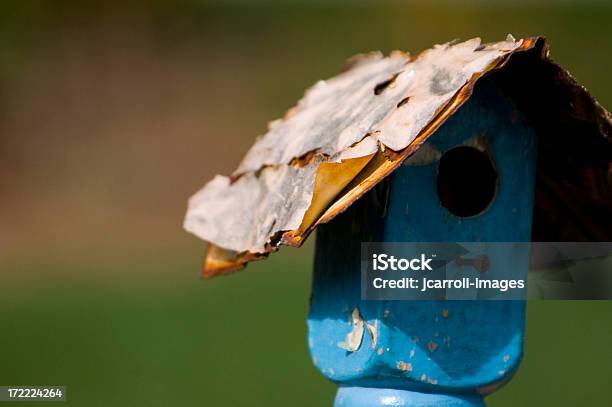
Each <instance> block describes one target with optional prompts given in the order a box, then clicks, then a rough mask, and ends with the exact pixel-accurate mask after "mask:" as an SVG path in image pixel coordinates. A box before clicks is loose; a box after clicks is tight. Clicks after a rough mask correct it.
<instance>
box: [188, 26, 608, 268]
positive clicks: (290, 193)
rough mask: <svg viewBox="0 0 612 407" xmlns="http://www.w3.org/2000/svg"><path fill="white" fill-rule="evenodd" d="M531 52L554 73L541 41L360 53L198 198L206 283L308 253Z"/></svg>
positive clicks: (601, 116) (569, 81)
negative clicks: (254, 263)
mask: <svg viewBox="0 0 612 407" xmlns="http://www.w3.org/2000/svg"><path fill="white" fill-rule="evenodd" d="M525 51H529V52H535V53H538V58H537V59H538V60H539V61H541V62H543V63H544V62H545V63H549V64H551V62H550V61H549V60H548V59H547V58H548V53H547V47H546V45H545V43H544V41H543V40H542V39H540V38H527V39H522V40H515V39H514V38H512V37H511V36H508V38H507V39H506V40H505V41H501V42H498V43H492V44H482V43H481V41H480V39H478V38H475V39H472V40H468V41H465V42H462V43H457V44H451V43H447V44H443V45H436V46H434V47H433V48H431V49H429V50H426V51H424V52H422V53H421V54H419V55H418V56H417V57H415V58H411V57H410V56H409V55H408V54H405V53H402V52H397V51H396V52H393V53H392V54H391V55H390V56H388V57H386V58H385V57H383V56H382V54H380V53H371V54H366V55H361V56H359V57H357V58H355V59H353V60H352V61H351V63H350V65H349V66H348V67H347V68H346V69H345V70H344V71H343V72H342V73H341V74H340V75H338V76H336V77H334V78H331V79H329V80H327V81H320V82H318V83H317V84H316V85H315V86H313V87H312V88H311V89H309V90H308V91H307V92H306V94H305V96H304V97H303V98H302V100H300V101H299V102H298V104H297V105H296V106H295V107H293V108H292V109H290V110H289V111H288V112H287V114H286V115H285V117H284V118H283V119H280V120H277V121H275V122H272V123H271V124H270V126H269V131H268V132H267V133H266V134H264V135H263V136H260V137H259V138H258V139H257V140H256V142H255V144H254V145H253V146H252V147H251V149H250V150H249V152H248V153H247V155H246V156H245V158H244V159H243V160H242V162H241V163H240V165H239V167H238V169H237V170H236V171H235V172H234V173H233V174H232V176H231V177H223V176H216V177H215V178H214V179H213V180H212V181H210V182H209V183H208V184H206V185H205V186H204V188H202V189H201V190H200V191H199V192H197V193H196V194H195V195H194V196H193V197H192V198H191V199H190V200H189V208H188V210H187V215H186V217H185V222H184V227H185V229H186V230H188V231H190V232H192V233H194V234H195V235H197V236H199V237H200V238H202V239H204V240H206V241H207V242H209V243H210V245H209V249H208V250H207V252H206V256H205V262H204V275H205V276H206V277H210V276H213V275H216V274H221V273H226V272H230V271H233V270H236V269H239V268H242V267H243V266H244V265H245V264H246V263H247V262H248V261H250V260H255V259H258V258H262V257H265V256H267V254H268V253H270V252H272V251H275V250H277V248H278V246H279V245H280V244H286V245H293V246H299V245H301V244H302V243H303V241H304V239H305V238H306V237H307V236H308V234H309V233H310V232H311V231H312V230H313V229H314V228H315V227H316V226H317V225H319V224H321V223H325V222H328V221H329V220H331V219H333V218H334V217H335V216H336V215H337V214H338V213H340V212H342V211H343V210H345V209H346V208H347V207H348V206H349V205H350V204H351V203H353V202H354V201H355V200H357V199H358V198H360V197H361V196H362V195H363V194H364V193H365V192H367V191H368V190H369V189H371V188H372V187H373V186H374V185H376V184H377V183H378V182H380V181H381V180H382V179H383V178H384V177H385V176H386V175H388V174H389V173H391V172H392V171H393V170H394V169H395V168H397V166H398V165H400V164H401V163H402V162H403V161H404V160H405V159H406V158H407V157H409V156H410V155H412V154H413V153H414V152H415V151H416V150H417V149H418V148H419V146H420V145H421V144H422V143H423V141H424V140H426V139H427V138H428V137H429V136H430V135H431V134H433V132H435V131H436V129H437V128H438V127H439V126H440V125H441V124H442V123H444V121H445V120H446V119H447V118H448V117H449V116H451V115H452V114H453V113H454V112H455V111H457V109H458V108H459V107H460V106H461V105H462V104H463V103H464V102H465V101H466V100H467V99H468V98H469V97H470V95H471V93H472V90H473V87H474V85H475V83H476V82H477V80H478V79H479V78H481V77H482V76H483V75H485V74H487V73H488V72H491V71H494V70H498V69H499V68H502V67H504V66H505V65H506V63H507V62H508V61H509V60H510V58H511V57H512V56H513V55H515V54H519V53H522V52H525ZM563 74H564V75H562V77H561V79H562V80H564V86H568V87H571V88H572V91H573V92H575V93H576V94H580V100H581V101H583V102H584V100H585V99H586V100H587V105H588V106H587V107H586V108H585V107H584V106H582V105H581V108H582V109H583V110H584V111H585V112H587V113H588V115H587V114H586V113H585V114H583V115H582V116H585V117H588V118H590V119H591V120H596V121H597V125H598V126H599V130H600V132H601V134H603V136H604V137H607V138H609V130H610V115H609V113H608V112H606V111H605V110H604V109H603V108H601V106H600V105H599V104H597V102H596V101H594V100H593V99H592V97H590V95H588V93H586V90H584V89H583V88H581V87H579V85H577V84H576V83H575V81H574V80H573V78H571V76H569V74H567V73H566V72H565V71H563ZM584 94H586V95H588V97H586V98H585V97H584ZM583 104H584V103H583ZM593 112H595V113H593ZM593 117H594V118H593Z"/></svg>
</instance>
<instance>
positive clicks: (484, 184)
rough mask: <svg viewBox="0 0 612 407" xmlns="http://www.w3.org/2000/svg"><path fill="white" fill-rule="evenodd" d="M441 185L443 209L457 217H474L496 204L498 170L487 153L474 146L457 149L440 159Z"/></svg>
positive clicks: (439, 193)
mask: <svg viewBox="0 0 612 407" xmlns="http://www.w3.org/2000/svg"><path fill="white" fill-rule="evenodd" d="M437 186H438V197H439V198H440V201H441V202H442V206H444V207H445V208H446V209H448V210H449V211H450V212H451V213H452V214H453V215H456V216H460V217H468V216H474V215H478V214H479V213H481V212H483V211H484V210H485V209H487V208H488V207H489V205H490V204H491V202H493V199H494V198H495V193H496V191H497V171H495V167H494V166H493V163H492V162H491V158H490V157H489V155H487V154H486V153H483V152H482V151H480V150H477V149H475V148H474V147H467V146H461V147H455V148H453V149H451V150H449V151H447V152H446V153H444V154H443V155H442V157H441V158H440V164H439V166H438V179H437Z"/></svg>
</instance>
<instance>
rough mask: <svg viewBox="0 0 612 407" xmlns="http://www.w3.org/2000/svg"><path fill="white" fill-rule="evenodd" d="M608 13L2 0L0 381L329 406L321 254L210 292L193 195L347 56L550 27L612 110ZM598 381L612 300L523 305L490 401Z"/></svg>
mask: <svg viewBox="0 0 612 407" xmlns="http://www.w3.org/2000/svg"><path fill="white" fill-rule="evenodd" d="M611 20H612V7H611V6H610V5H609V4H606V3H604V2H587V3H585V2H579V1H575V2H572V1H563V2H552V1H547V2H543V3H540V2H535V1H530V2H528V1H520V2H515V1H499V0H498V1H492V2H490V1H489V2H485V1H481V2H471V3H469V2H460V1H446V2H437V3H432V2H426V1H419V2H399V1H394V2H390V1H365V0H363V1H354V2H350V1H318V2H307V1H291V2H284V3H281V2H278V1H266V2H261V3H258V4H255V3H254V2H248V1H243V2H240V1H214V2H204V1H196V0H191V1H189V0H183V1H170V0H168V1H161V0H159V1H152V2H143V1H141V2H113V1H99V2H91V1H89V2H86V1H62V0H48V1H41V0H22V1H11V0H3V1H2V2H1V3H0V209H1V210H0V285H1V287H2V291H1V293H0V385H42V384H55V385H63V384H65V385H67V386H68V398H69V401H68V403H67V404H68V405H74V406H217V405H229V406H257V405H262V406H263V405H271V406H295V407H297V406H314V405H321V406H327V405H331V401H332V399H333V396H334V392H335V388H334V386H333V385H332V384H330V383H328V382H326V381H325V380H324V379H323V377H322V376H320V375H319V374H318V373H317V372H316V370H315V369H314V368H313V367H312V365H311V363H310V360H309V357H308V353H307V347H306V341H305V335H306V327H305V318H306V313H307V307H308V297H309V290H310V288H309V285H310V274H311V270H310V269H311V257H312V244H308V245H307V246H306V247H305V248H303V249H300V250H295V249H285V250H283V251H282V252H281V253H279V254H278V255H274V256H272V258H271V259H270V260H268V261H265V262H260V263H256V264H253V265H252V266H250V267H249V268H248V269H247V270H246V271H245V272H242V273H240V274H239V275H234V276H231V277H225V278H218V279H214V280H211V281H201V280H199V278H198V273H199V268H200V263H201V260H202V250H203V244H202V243H201V242H200V241H198V240H197V239H196V238H195V237H192V236H190V235H188V234H186V233H185V232H183V231H182V230H181V223H182V217H183V214H184V211H185V207H186V200H187V198H188V196H189V195H191V194H192V193H193V192H195V191H196V190H197V189H198V188H199V187H200V186H202V185H203V184H204V182H205V181H207V180H208V179H210V178H211V177H212V176H213V174H214V173H223V174H227V173H229V172H231V171H232V170H233V169H234V168H235V166H236V165H237V163H238V161H239V159H240V157H241V156H242V155H243V154H244V153H245V151H246V149H247V148H248V147H249V146H250V145H251V143H252V141H253V138H254V137H255V136H256V135H257V134H260V133H263V132H264V131H265V128H266V123H267V121H268V120H270V119H273V118H276V117H280V116H281V115H282V114H283V113H284V111H285V109H286V108H287V107H289V106H291V105H292V104H293V103H294V102H295V101H296V100H297V99H298V98H299V97H300V96H301V94H302V92H303V90H304V89H305V88H306V87H307V86H309V85H311V84H312V83H314V82H315V81H316V80H318V79H320V78H325V77H330V76H333V75H334V74H336V73H337V72H338V71H339V69H340V68H341V67H342V66H343V64H344V61H345V60H346V59H347V58H348V57H350V56H351V55H353V54H355V53H359V52H365V51H369V50H375V49H381V50H383V51H384V52H389V51H391V50H393V49H402V50H409V51H412V52H414V53H416V52H418V51H420V50H422V49H424V48H427V47H429V46H431V45H432V44H434V43H440V42H445V41H448V40H451V39H453V38H462V39H467V38H470V37H473V36H481V37H482V38H483V39H485V40H487V41H493V40H501V39H503V38H504V37H505V36H506V34H507V33H508V32H511V33H512V34H514V35H515V36H516V37H522V36H528V35H535V34H541V35H545V36H546V37H548V39H549V40H550V43H551V46H552V57H553V58H554V59H555V60H556V61H557V62H559V63H561V64H562V65H563V66H564V67H566V68H567V69H569V70H570V71H571V72H572V73H573V74H574V75H575V76H576V77H577V78H578V80H579V81H580V82H581V83H582V84H584V85H586V86H587V88H589V89H590V90H591V91H592V93H593V94H594V95H595V96H596V97H597V98H598V99H599V100H600V101H601V102H602V103H603V105H604V106H607V107H610V106H612V81H610V77H609V75H610V68H611V67H612V53H611V52H610V51H611V47H610V40H611V37H612V35H611V34H610V21H611ZM310 243H312V242H310ZM610 369H612V302H553V301H549V302H545V301H540V302H538V301H533V302H530V303H529V307H528V320H527V338H526V356H525V359H524V362H523V365H522V367H521V369H520V370H519V373H518V374H517V375H516V377H515V378H514V379H513V380H512V381H511V382H510V383H509V384H508V385H507V386H505V387H504V388H503V389H502V390H500V391H499V392H497V393H495V394H494V395H493V396H491V397H490V398H489V402H490V405H491V406H494V407H502V406H519V405H529V406H535V405H555V406H576V405H580V406H608V405H612V374H611V373H610ZM26 404H27V403H26ZM7 405H8V404H7ZM20 405H22V404H20Z"/></svg>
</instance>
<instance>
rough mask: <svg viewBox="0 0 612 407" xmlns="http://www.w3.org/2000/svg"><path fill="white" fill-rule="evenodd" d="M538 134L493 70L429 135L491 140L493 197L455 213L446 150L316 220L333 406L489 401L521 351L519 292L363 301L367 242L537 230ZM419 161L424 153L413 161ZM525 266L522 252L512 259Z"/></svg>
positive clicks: (315, 319)
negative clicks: (440, 177)
mask: <svg viewBox="0 0 612 407" xmlns="http://www.w3.org/2000/svg"><path fill="white" fill-rule="evenodd" d="M535 141H536V140H535V134H534V133H533V131H532V130H531V128H529V127H527V126H526V125H525V124H523V123H522V121H521V118H520V115H519V114H518V112H517V111H516V110H515V108H514V107H513V105H512V103H511V102H510V101H509V100H508V99H506V98H505V97H504V96H503V95H502V94H501V93H500V92H499V90H498V89H497V87H496V86H495V83H494V81H493V80H492V79H486V80H483V81H482V82H481V83H480V84H479V85H478V86H477V88H476V90H475V93H474V96H473V97H472V98H471V99H470V101H468V102H467V103H466V105H464V106H463V107H462V108H461V109H460V111H459V112H458V113H457V114H456V115H455V116H453V117H451V118H450V119H449V120H448V121H447V122H446V123H445V124H444V126H443V127H442V128H441V129H440V130H438V131H437V132H436V134H434V135H433V136H432V137H431V138H430V139H429V140H428V141H427V143H428V144H429V146H430V147H432V148H431V149H430V150H431V151H434V152H435V151H437V152H439V153H441V154H443V153H445V152H447V151H449V150H450V149H452V148H454V147H457V146H461V145H475V146H478V147H479V148H481V149H487V150H488V151H489V154H490V156H491V159H492V162H493V165H494V167H495V169H496V170H497V174H498V186H497V192H496V194H495V197H494V199H493V201H492V203H491V204H490V206H489V207H488V208H487V209H486V210H485V211H484V212H482V213H480V214H478V215H476V216H471V217H458V216H455V215H453V214H452V213H451V212H449V211H448V210H447V209H446V208H444V207H443V206H442V205H441V203H440V198H439V196H438V192H437V187H436V178H437V174H438V165H439V160H438V158H439V155H438V156H437V155H436V154H434V153H432V154H429V162H428V161H427V160H425V161H423V162H420V163H415V165H402V166H401V168H399V169H398V170H397V171H396V172H395V173H394V174H393V175H392V176H391V177H390V178H389V180H387V181H385V182H387V187H388V188H389V190H388V195H387V194H385V193H384V188H385V187H384V186H383V187H381V186H379V188H378V191H376V190H373V191H370V193H368V195H366V196H365V197H364V198H362V199H361V200H360V201H359V202H357V203H356V204H355V205H353V206H352V207H351V208H350V209H349V210H347V211H346V212H345V213H343V214H341V215H340V216H338V217H337V218H336V219H334V220H333V221H332V222H331V223H329V224H327V225H324V226H323V227H321V228H319V230H318V234H317V244H316V259H315V272H314V278H313V293H312V303H311V310H310V314H309V317H308V329H309V348H310V352H311V356H312V359H313V362H314V364H315V365H316V367H317V368H318V369H319V370H320V371H321V372H322V373H323V374H324V375H325V376H326V377H327V378H329V379H330V380H332V381H334V382H335V383H337V384H338V386H339V390H338V393H337V396H336V400H335V406H337V407H344V406H350V407H357V406H370V407H371V406H384V405H393V406H395V405H398V406H399V405H402V406H404V405H405V406H482V405H484V401H483V397H484V396H485V395H486V394H489V393H490V392H492V391H494V390H495V389H496V388H498V387H499V386H500V385H502V384H504V382H506V381H508V380H509V379H510V377H511V376H512V374H513V373H514V371H515V370H516V369H517V367H518V364H519V362H520V359H521V354H522V345H523V336H524V321H525V304H524V302H522V301H482V300H474V301H363V300H361V291H360V245H361V242H368V241H372V242H396V241H414V242H419V241H420V242H435V241H455V242H475V241H483V242H484V241H489V242H494V241H498V242H519V241H529V240H530V236H531V217H532V206H533V187H534V177H535V150H536V149H535ZM416 164H419V165H416ZM508 260H509V261H512V262H513V264H515V265H516V266H517V267H527V258H526V256H519V257H518V258H512V259H508ZM354 316H357V317H358V318H360V319H361V318H362V319H363V321H364V333H363V339H362V340H361V342H360V344H359V346H358V348H357V349H355V350H353V351H347V349H346V347H344V346H341V343H342V341H345V340H346V338H347V334H348V333H349V332H351V330H352V329H353V328H352V323H351V321H352V319H353V317H354Z"/></svg>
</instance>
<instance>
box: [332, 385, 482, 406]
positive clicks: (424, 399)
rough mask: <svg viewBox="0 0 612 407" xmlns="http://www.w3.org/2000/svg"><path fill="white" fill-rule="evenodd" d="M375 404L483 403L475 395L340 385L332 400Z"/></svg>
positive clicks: (353, 404) (443, 404) (437, 404)
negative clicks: (334, 398)
mask: <svg viewBox="0 0 612 407" xmlns="http://www.w3.org/2000/svg"><path fill="white" fill-rule="evenodd" d="M376 406H410V407H425V406H427V407H436V406H444V407H484V406H485V403H484V401H483V399H482V398H481V397H480V396H476V395H470V396H462V395H443V394H431V393H419V392H415V391H408V390H397V389H374V388H367V387H340V388H339V389H338V394H337V395H336V400H335V402H334V407H376Z"/></svg>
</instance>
